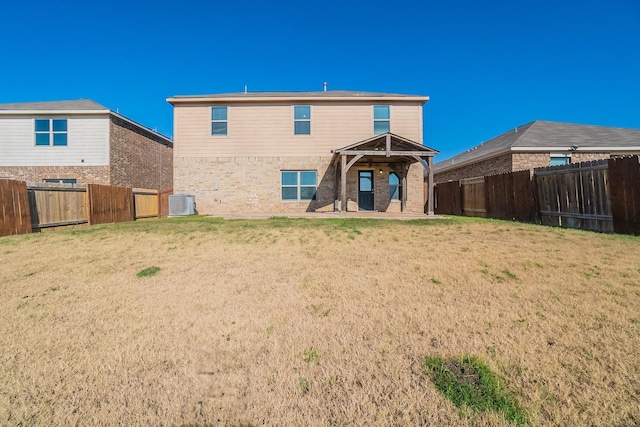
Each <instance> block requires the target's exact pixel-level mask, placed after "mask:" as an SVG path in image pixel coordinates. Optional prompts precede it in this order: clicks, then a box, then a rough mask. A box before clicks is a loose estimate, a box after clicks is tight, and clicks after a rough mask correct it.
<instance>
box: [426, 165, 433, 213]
mask: <svg viewBox="0 0 640 427" xmlns="http://www.w3.org/2000/svg"><path fill="white" fill-rule="evenodd" d="M427 163H428V164H429V200H428V202H427V215H433V206H434V200H433V198H434V192H433V187H434V185H433V156H429V157H428V158H427Z"/></svg>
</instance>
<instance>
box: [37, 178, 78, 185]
mask: <svg viewBox="0 0 640 427" xmlns="http://www.w3.org/2000/svg"><path fill="white" fill-rule="evenodd" d="M43 181H44V182H46V183H50V184H77V181H76V180H75V179H71V178H61V179H57V178H51V179H45V180H43Z"/></svg>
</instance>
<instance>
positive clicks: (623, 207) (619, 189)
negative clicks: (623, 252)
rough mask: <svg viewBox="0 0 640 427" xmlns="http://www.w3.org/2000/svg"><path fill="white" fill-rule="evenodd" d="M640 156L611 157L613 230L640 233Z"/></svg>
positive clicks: (610, 184) (610, 180)
mask: <svg viewBox="0 0 640 427" xmlns="http://www.w3.org/2000/svg"><path fill="white" fill-rule="evenodd" d="M639 159H640V157H638V156H631V157H620V158H614V159H609V186H610V189H611V191H610V196H611V210H612V216H613V231H615V232H616V233H624V234H640V162H639Z"/></svg>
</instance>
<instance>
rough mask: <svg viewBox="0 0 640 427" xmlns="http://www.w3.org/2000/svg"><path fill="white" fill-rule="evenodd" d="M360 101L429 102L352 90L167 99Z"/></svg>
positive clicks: (172, 101)
mask: <svg viewBox="0 0 640 427" xmlns="http://www.w3.org/2000/svg"><path fill="white" fill-rule="evenodd" d="M323 99H325V100H329V99H330V100H345V101H346V100H349V101H354V100H359V99H366V100H369V101H385V100H387V101H418V102H422V103H423V104H424V103H425V102H427V101H428V100H429V97H428V96H424V95H406V94H399V93H384V92H363V91H350V90H327V91H317V92H233V93H217V94H211V95H176V96H173V97H171V98H167V102H169V103H170V104H175V103H182V102H221V101H234V102H238V101H258V102H260V101H302V100H323Z"/></svg>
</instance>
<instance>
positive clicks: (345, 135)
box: [174, 100, 422, 158]
mask: <svg viewBox="0 0 640 427" xmlns="http://www.w3.org/2000/svg"><path fill="white" fill-rule="evenodd" d="M377 104H379V103H377ZM215 105H220V106H227V107H228V110H227V118H228V133H227V135H226V136H212V135H211V106H212V104H208V105H181V104H179V103H178V104H177V105H176V106H175V107H174V120H175V122H174V129H175V130H174V135H175V145H174V157H175V158H181V157H204V158H215V157H241V156H254V157H265V156H266V157H273V156H327V155H331V150H334V149H337V148H340V147H344V146H346V145H350V144H353V143H355V142H358V141H361V140H364V139H367V138H369V137H371V136H373V107H372V105H373V103H372V102H371V101H368V102H345V101H339V102H338V101H334V102H331V101H324V102H319V101H315V100H314V101H312V102H296V103H291V102H286V103H285V102H282V103H274V102H269V103H238V104H234V103H220V104H215ZM294 105H310V106H311V135H294V133H293V106H294ZM388 105H391V132H393V133H395V134H398V135H401V136H403V137H405V138H409V139H411V140H413V141H416V142H422V105H421V104H420V103H418V102H406V103H399V102H394V103H389V104H388Z"/></svg>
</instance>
